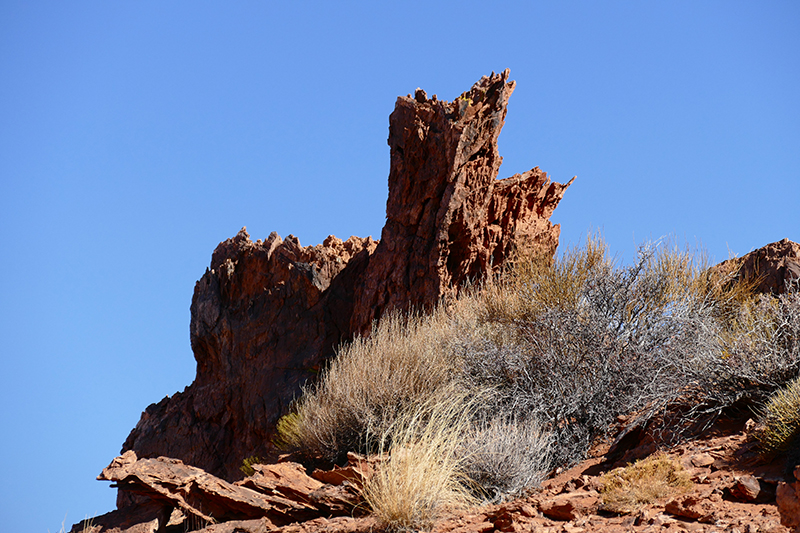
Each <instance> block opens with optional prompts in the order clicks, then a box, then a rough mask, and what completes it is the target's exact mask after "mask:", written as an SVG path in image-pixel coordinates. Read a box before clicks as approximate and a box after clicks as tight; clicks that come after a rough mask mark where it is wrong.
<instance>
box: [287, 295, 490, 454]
mask: <svg viewBox="0 0 800 533" xmlns="http://www.w3.org/2000/svg"><path fill="white" fill-rule="evenodd" d="M468 300H469V297H468V296H465V297H463V298H460V299H458V300H455V301H453V302H450V305H448V306H444V305H440V306H439V307H437V308H436V309H434V310H433V312H432V313H431V314H430V315H428V316H426V315H422V314H420V313H414V312H412V313H408V314H403V313H397V312H395V313H390V314H388V315H387V316H385V317H384V318H382V319H381V320H380V321H379V322H377V323H376V324H375V325H374V326H373V331H372V333H371V334H370V335H369V336H368V337H358V338H356V339H355V340H353V342H352V343H350V344H347V345H344V346H343V347H342V348H341V350H340V352H339V353H338V354H337V356H336V357H335V358H334V359H333V360H332V361H331V362H330V366H329V367H328V368H327V369H326V370H325V371H324V372H323V374H322V376H321V377H320V380H319V381H318V383H317V385H316V386H314V387H310V388H308V389H307V390H305V391H304V394H303V396H302V398H301V399H300V400H299V401H298V402H297V404H296V405H295V408H294V410H293V412H292V413H290V414H289V415H287V416H285V417H284V418H283V419H281V421H280V422H279V423H278V431H279V438H280V441H281V443H285V444H286V445H288V446H289V447H295V448H298V449H301V450H307V451H310V452H312V453H315V454H318V455H320V456H322V457H325V458H327V459H330V460H334V461H335V460H338V459H341V458H342V457H343V455H344V454H345V453H346V452H347V451H351V450H357V449H360V450H361V451H364V452H369V451H371V450H370V448H372V447H373V446H374V444H375V442H374V439H375V438H376V436H378V435H384V434H385V433H386V430H387V427H388V425H391V424H393V423H394V419H395V418H396V416H398V414H399V413H400V412H401V411H404V410H407V409H413V408H414V407H415V406H418V405H421V404H424V403H425V402H426V401H427V399H428V398H430V397H431V396H435V395H436V394H437V391H439V390H440V389H441V388H442V387H446V386H448V384H449V383H451V381H453V380H454V379H455V378H457V377H458V372H459V364H460V359H459V358H460V355H459V354H460V351H459V349H458V347H457V344H458V343H463V342H465V339H467V338H469V337H471V336H474V335H477V334H478V333H477V330H478V328H477V326H476V322H477V317H476V313H475V310H474V305H470V303H469V302H468ZM365 435H371V439H366V440H365V438H364V437H365ZM364 448H366V449H364Z"/></svg>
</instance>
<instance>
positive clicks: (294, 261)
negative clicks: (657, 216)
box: [122, 70, 572, 480]
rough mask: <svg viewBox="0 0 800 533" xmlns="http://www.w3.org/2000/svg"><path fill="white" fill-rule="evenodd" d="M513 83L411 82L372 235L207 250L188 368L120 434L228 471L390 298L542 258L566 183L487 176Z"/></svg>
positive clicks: (150, 449) (397, 301)
mask: <svg viewBox="0 0 800 533" xmlns="http://www.w3.org/2000/svg"><path fill="white" fill-rule="evenodd" d="M513 90H514V82H513V81H509V80H508V70H506V71H505V72H503V73H501V74H494V73H493V74H492V75H491V76H485V77H483V78H481V80H480V81H478V82H477V83H476V84H475V85H474V86H473V87H472V89H471V90H470V91H469V92H466V93H464V94H462V95H461V96H460V97H459V98H457V99H456V100H454V101H453V102H446V101H440V100H438V99H437V98H436V96H433V97H432V98H428V97H427V95H426V94H425V92H424V91H422V90H417V91H416V94H415V95H414V96H413V97H412V96H411V95H409V96H407V97H400V98H398V100H397V104H396V106H395V110H394V112H393V113H392V114H391V117H390V127H389V146H390V147H391V170H390V173H389V198H388V201H387V209H386V211H387V220H386V225H385V226H384V228H383V232H382V235H381V240H380V242H376V241H374V240H372V239H371V238H369V237H367V238H358V237H351V238H350V239H348V240H347V241H344V242H343V241H341V240H340V239H337V238H336V237H333V236H331V237H328V238H327V239H326V240H325V242H324V243H323V244H321V245H318V246H309V247H302V246H300V243H299V242H298V240H297V239H296V238H295V237H293V236H291V235H290V236H289V237H287V238H286V239H285V240H284V239H281V238H280V237H279V236H278V235H277V234H275V233H273V234H272V235H270V236H269V238H267V239H266V240H265V241H261V240H259V241H256V242H252V241H251V240H250V237H249V235H248V234H247V232H246V231H245V230H244V229H243V230H242V231H240V232H239V234H237V235H236V236H235V237H234V238H232V239H228V240H227V241H225V242H223V243H221V244H220V245H219V246H218V247H217V249H216V250H215V251H214V253H213V255H212V258H211V265H210V267H209V269H208V270H207V271H206V273H205V275H203V277H202V278H201V279H200V280H199V281H198V282H197V284H196V286H195V292H194V296H193V298H192V306H191V326H190V329H191V343H192V350H193V352H194V356H195V359H196V360H197V376H196V378H195V381H194V382H193V383H192V385H190V386H189V387H187V388H186V389H185V390H184V392H182V393H177V394H175V395H174V396H172V397H167V398H164V399H163V400H162V401H161V402H159V403H158V404H153V405H151V406H149V407H148V408H147V410H146V411H145V412H144V413H143V415H142V418H141V420H140V421H139V423H138V424H137V426H136V428H135V429H134V430H133V431H132V432H131V434H130V435H129V436H128V439H127V440H126V442H125V444H124V446H123V450H122V451H123V452H125V451H128V450H132V451H135V452H136V454H137V456H138V457H140V458H154V457H158V456H168V457H174V458H176V459H180V460H181V461H183V462H184V463H185V464H191V465H194V466H196V467H199V468H202V469H203V470H205V471H206V472H208V473H211V474H214V475H216V476H219V477H221V478H224V479H228V480H232V479H236V478H239V477H241V474H240V472H239V466H240V465H241V463H242V459H243V458H245V457H248V456H251V455H258V456H261V457H263V458H271V457H274V450H273V449H272V448H271V445H270V444H269V443H270V440H271V437H272V436H273V433H274V428H275V425H276V423H277V420H278V419H279V417H280V416H281V415H283V414H284V413H286V411H287V409H288V407H289V405H290V403H291V401H292V400H293V399H294V398H296V397H297V396H298V395H299V394H300V392H301V387H302V385H303V384H305V383H306V382H308V380H309V379H313V378H314V377H315V376H316V374H317V373H318V372H319V370H320V368H321V366H322V365H323V364H324V362H325V361H326V360H327V359H328V358H329V357H331V356H332V354H333V353H334V350H335V347H336V346H337V345H338V344H340V343H341V342H344V341H347V340H348V339H351V338H352V337H353V335H355V334H360V333H366V332H368V330H369V328H370V325H371V323H372V321H373V320H374V319H377V318H379V317H380V316H381V315H382V314H383V313H384V312H386V311H388V310H391V309H407V308H409V307H410V306H413V307H415V308H430V307H431V306H433V305H435V304H436V302H438V301H439V300H440V298H442V297H443V296H444V295H447V294H450V293H452V292H454V291H457V290H458V288H459V287H460V286H462V285H463V284H464V283H466V282H471V281H478V280H480V279H483V278H485V277H486V276H487V275H489V274H490V273H492V272H495V271H497V270H498V269H499V268H501V267H502V265H503V262H504V261H505V259H506V258H507V257H508V256H509V254H510V253H511V251H513V250H515V249H520V248H525V249H526V250H528V251H530V252H531V253H536V254H539V255H541V256H544V257H552V255H553V254H554V252H555V249H556V246H557V245H558V236H559V226H558V225H553V224H552V223H551V222H550V220H549V218H550V215H551V214H552V213H553V210H554V209H555V208H556V206H557V205H558V203H559V201H560V200H561V198H562V196H563V194H564V191H565V189H566V188H567V187H568V186H569V184H570V183H572V182H571V181H570V183H568V184H566V185H561V184H559V183H551V182H550V180H549V179H548V177H547V175H546V174H545V173H544V172H542V171H540V170H539V169H538V168H534V169H532V170H530V171H528V172H526V173H524V174H521V175H519V174H518V175H515V176H513V177H511V178H507V179H504V180H497V179H496V178H497V173H498V169H499V167H500V162H501V157H500V156H499V155H498V150H497V138H498V135H499V134H500V130H501V128H502V126H503V123H504V120H505V115H506V106H507V103H508V98H509V96H510V95H511V93H512V92H513Z"/></svg>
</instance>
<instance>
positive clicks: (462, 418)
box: [362, 388, 476, 531]
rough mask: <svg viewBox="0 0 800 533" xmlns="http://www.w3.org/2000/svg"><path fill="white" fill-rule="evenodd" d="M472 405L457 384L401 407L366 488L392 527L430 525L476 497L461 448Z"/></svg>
mask: <svg viewBox="0 0 800 533" xmlns="http://www.w3.org/2000/svg"><path fill="white" fill-rule="evenodd" d="M472 409H473V407H472V406H471V403H470V402H469V401H468V400H467V399H466V396H465V395H464V394H463V393H461V392H457V391H456V390H455V389H452V388H451V389H449V390H448V392H447V393H446V394H444V395H442V396H440V397H439V398H434V399H432V400H429V401H427V402H424V403H423V404H422V405H419V406H416V407H414V408H411V409H407V410H405V411H404V412H402V413H400V414H399V416H398V417H396V418H395V420H394V421H393V423H392V424H391V425H390V426H389V427H387V428H386V429H385V430H384V432H383V433H382V434H381V435H380V439H379V448H378V451H379V453H380V454H381V455H384V456H387V458H386V459H384V460H383V461H381V462H380V465H379V466H378V468H377V471H376V472H375V473H374V474H373V475H372V477H370V478H369V479H368V480H367V481H366V483H365V484H364V487H363V489H362V494H363V497H364V500H365V501H366V502H367V504H368V505H369V506H370V508H371V509H372V511H373V514H374V516H375V517H376V518H377V519H378V520H380V521H381V522H382V523H383V524H384V526H385V527H386V528H387V530H389V531H412V530H419V529H420V528H428V527H430V526H431V524H432V523H433V521H434V520H435V519H436V518H437V517H438V516H439V514H440V513H441V512H442V511H443V510H445V509H454V508H462V507H465V506H469V505H472V504H475V503H476V499H475V498H474V497H473V496H472V491H471V489H470V487H469V484H470V481H469V479H468V478H467V476H466V475H465V473H464V470H463V456H462V454H460V453H459V447H460V445H461V439H462V437H463V435H464V434H465V433H466V431H467V429H468V427H469V425H470V418H471V411H472Z"/></svg>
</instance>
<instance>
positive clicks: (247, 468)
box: [239, 455, 265, 476]
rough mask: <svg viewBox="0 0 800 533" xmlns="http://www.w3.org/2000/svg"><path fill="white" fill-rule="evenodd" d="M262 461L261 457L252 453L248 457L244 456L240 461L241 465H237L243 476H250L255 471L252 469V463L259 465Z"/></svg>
mask: <svg viewBox="0 0 800 533" xmlns="http://www.w3.org/2000/svg"><path fill="white" fill-rule="evenodd" d="M264 463H265V461H264V460H263V459H261V458H260V457H258V456H255V455H252V456H250V457H247V458H245V459H244V460H243V461H242V466H240V467H239V470H241V471H242V473H243V474H244V475H245V476H252V475H253V474H255V473H256V471H255V470H253V465H260V464H264Z"/></svg>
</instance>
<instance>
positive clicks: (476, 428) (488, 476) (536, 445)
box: [459, 417, 551, 502]
mask: <svg viewBox="0 0 800 533" xmlns="http://www.w3.org/2000/svg"><path fill="white" fill-rule="evenodd" d="M550 445H551V437H550V434H548V433H546V432H544V431H542V429H541V428H540V426H539V424H538V423H537V422H536V421H535V420H532V419H528V420H518V419H509V418H501V417H495V418H493V419H491V420H484V421H480V420H479V419H478V420H473V421H472V422H471V423H470V426H469V429H468V430H467V432H466V434H465V435H464V436H462V444H461V447H460V451H459V453H460V454H461V455H462V457H463V458H464V459H463V469H464V473H465V474H466V475H467V476H468V477H469V478H470V479H471V480H472V484H471V486H472V487H473V489H475V490H476V491H477V496H478V497H480V498H481V499H482V500H484V501H490V502H496V501H500V500H503V499H506V498H508V497H510V496H518V495H520V494H522V493H523V492H524V491H525V489H528V488H530V487H536V486H538V485H539V484H540V483H541V482H542V480H544V479H545V477H546V476H547V473H548V471H549V469H550Z"/></svg>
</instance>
